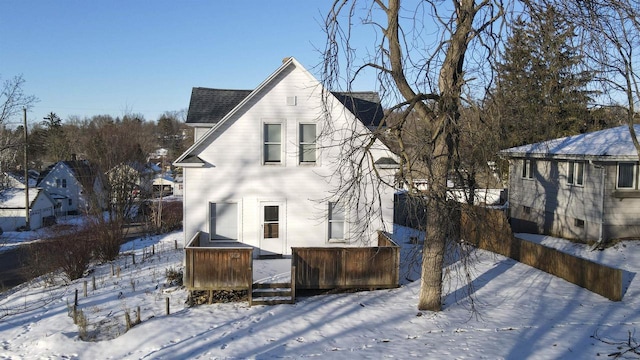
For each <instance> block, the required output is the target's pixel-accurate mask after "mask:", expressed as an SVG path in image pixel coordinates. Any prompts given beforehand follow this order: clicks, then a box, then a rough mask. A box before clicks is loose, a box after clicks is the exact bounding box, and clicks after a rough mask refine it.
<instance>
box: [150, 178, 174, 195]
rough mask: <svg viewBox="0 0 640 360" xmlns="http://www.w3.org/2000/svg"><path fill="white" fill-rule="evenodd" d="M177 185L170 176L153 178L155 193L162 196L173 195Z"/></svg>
mask: <svg viewBox="0 0 640 360" xmlns="http://www.w3.org/2000/svg"><path fill="white" fill-rule="evenodd" d="M175 185H176V183H175V181H174V179H173V177H172V176H171V175H170V174H156V176H155V177H154V178H153V193H154V194H155V195H159V194H162V196H167V195H173V189H174V187H175Z"/></svg>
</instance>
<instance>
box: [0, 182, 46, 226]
mask: <svg viewBox="0 0 640 360" xmlns="http://www.w3.org/2000/svg"><path fill="white" fill-rule="evenodd" d="M25 197H26V194H25V189H24V188H22V189H15V188H12V189H5V190H3V191H1V192H0V228H2V230H3V231H15V230H17V229H18V228H20V227H23V226H25V224H26V211H25V205H26V202H25V200H26V199H25ZM54 206H55V202H54V200H53V199H52V198H51V197H50V196H49V195H48V194H47V192H46V191H44V190H43V189H40V188H30V189H29V225H30V226H29V227H30V228H31V229H32V230H35V229H39V228H41V227H43V226H44V225H45V223H46V222H47V221H49V219H52V218H53V217H54Z"/></svg>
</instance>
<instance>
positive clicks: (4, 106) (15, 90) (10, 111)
mask: <svg viewBox="0 0 640 360" xmlns="http://www.w3.org/2000/svg"><path fill="white" fill-rule="evenodd" d="M24 82H25V80H24V79H23V78H22V76H14V77H13V78H11V79H8V80H5V81H4V82H3V83H2V88H1V91H0V125H6V123H7V121H8V120H9V119H11V118H13V117H14V116H16V115H18V114H19V113H20V112H21V111H22V109H24V108H26V109H30V108H31V107H32V106H33V104H34V103H36V102H37V101H38V99H37V98H36V97H35V96H33V95H27V94H25V93H24V91H23V89H22V87H23V86H24Z"/></svg>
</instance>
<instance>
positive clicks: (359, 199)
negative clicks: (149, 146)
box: [174, 58, 397, 256]
mask: <svg viewBox="0 0 640 360" xmlns="http://www.w3.org/2000/svg"><path fill="white" fill-rule="evenodd" d="M323 96H324V97H326V103H323ZM325 104H327V107H326V110H327V111H326V112H323V109H325V107H324V106H325ZM382 116H383V114H382V108H381V106H380V104H379V99H378V97H377V94H375V93H371V92H366V93H353V94H338V93H335V94H331V93H326V92H323V88H322V85H321V84H320V83H319V82H318V80H316V79H315V78H314V77H313V76H312V75H311V74H310V73H309V72H308V71H307V70H306V69H305V68H304V67H303V66H302V65H300V63H299V62H298V61H296V60H295V59H294V58H286V59H284V60H283V63H282V65H281V66H280V67H279V68H278V69H277V70H276V71H275V72H274V73H273V74H271V75H270V76H269V77H268V78H267V79H266V80H265V81H264V82H262V83H261V84H260V85H259V86H258V87H257V88H256V89H254V90H222V89H209V88H194V89H193V91H192V94H191V101H190V105H189V113H188V116H187V124H188V125H190V126H193V127H194V134H195V143H194V145H193V146H192V147H191V148H189V149H188V150H187V151H186V152H185V153H184V154H182V155H181V156H180V157H179V158H178V159H177V160H176V161H175V163H174V165H176V166H180V167H182V168H183V184H184V194H183V203H184V221H183V228H184V234H185V241H186V242H190V241H191V240H192V239H194V237H195V236H196V235H197V234H200V238H199V244H200V246H220V245H221V244H224V243H227V242H240V243H243V244H247V245H251V246H253V247H254V248H256V249H257V250H258V251H254V256H262V255H288V254H291V247H329V246H371V245H372V244H376V243H377V242H373V240H374V239H377V237H376V231H375V230H387V231H391V229H392V221H393V193H394V189H393V188H392V187H390V186H384V185H382V184H380V183H379V182H376V180H374V179H373V178H369V177H367V176H365V178H364V179H363V182H362V183H361V187H360V189H359V190H360V191H359V192H358V193H357V195H356V196H354V197H353V198H351V200H350V201H347V200H346V198H344V197H343V198H339V197H338V196H337V195H336V194H335V192H336V191H337V190H338V188H339V182H340V180H341V178H340V177H339V176H337V174H338V173H342V175H343V177H342V180H343V181H346V180H348V179H347V178H348V176H349V173H350V172H349V170H348V169H347V168H346V167H345V164H344V163H341V162H340V159H343V158H344V156H347V154H350V150H353V149H357V150H356V151H355V152H351V153H353V154H354V156H355V155H356V154H358V153H362V149H363V148H364V146H365V145H367V144H369V141H370V140H372V139H373V135H372V132H371V131H370V130H369V128H372V127H375V126H376V125H378V123H379V122H380V120H381V118H382ZM354 135H359V136H354ZM345 139H352V141H350V142H349V141H346V142H345V141H344V140H345ZM370 145H371V146H370V148H371V151H370V154H371V156H370V157H369V158H365V166H364V173H365V175H370V174H371V173H372V172H373V171H374V170H377V171H379V173H380V174H382V175H383V176H386V177H388V179H392V177H393V175H394V174H395V171H396V170H397V166H391V165H393V163H395V164H397V163H396V162H395V161H389V160H393V159H395V156H394V155H393V154H392V153H391V151H389V149H388V148H387V147H386V146H385V145H383V144H382V142H380V141H379V140H377V139H373V141H372V142H371V144H370ZM378 190H380V191H378ZM375 194H378V195H375ZM378 196H379V197H378ZM368 214H371V215H372V216H371V217H369V216H367V215H368ZM363 225H368V226H363ZM194 240H196V239H194ZM376 241H377V240H376Z"/></svg>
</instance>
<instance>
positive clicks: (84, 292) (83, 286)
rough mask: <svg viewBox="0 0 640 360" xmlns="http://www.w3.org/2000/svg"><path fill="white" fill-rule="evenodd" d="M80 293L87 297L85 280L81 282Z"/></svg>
mask: <svg viewBox="0 0 640 360" xmlns="http://www.w3.org/2000/svg"><path fill="white" fill-rule="evenodd" d="M82 293H83V294H84V297H87V280H85V281H84V282H83V283H82Z"/></svg>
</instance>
